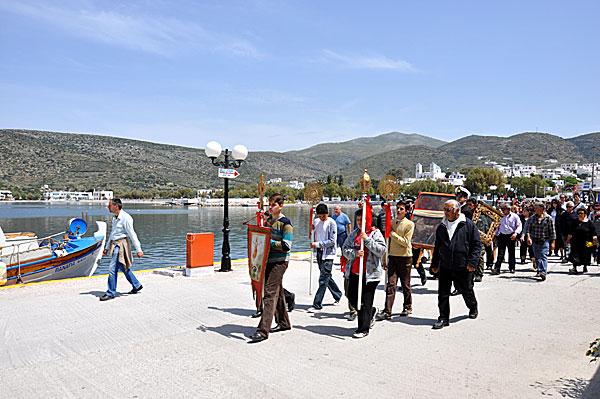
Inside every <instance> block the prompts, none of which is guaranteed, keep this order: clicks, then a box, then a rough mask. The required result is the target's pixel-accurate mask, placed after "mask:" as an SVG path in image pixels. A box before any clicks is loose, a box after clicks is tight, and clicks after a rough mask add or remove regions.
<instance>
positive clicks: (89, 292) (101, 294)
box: [79, 291, 121, 298]
mask: <svg viewBox="0 0 600 399" xmlns="http://www.w3.org/2000/svg"><path fill="white" fill-rule="evenodd" d="M104 294H106V291H88V292H80V293H79V295H92V296H95V297H97V298H100V297H102V296H103V295H104ZM118 296H121V294H119V293H117V294H116V295H115V298H116V297H118Z"/></svg>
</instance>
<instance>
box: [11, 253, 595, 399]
mask: <svg viewBox="0 0 600 399" xmlns="http://www.w3.org/2000/svg"><path fill="white" fill-rule="evenodd" d="M295 259H296V260H294V261H292V262H291V264H290V267H289V269H288V271H287V273H286V275H285V278H284V285H285V287H286V288H287V289H289V290H291V291H293V292H295V293H296V302H297V306H296V310H294V311H293V312H292V313H291V314H290V318H291V321H292V324H293V329H292V330H291V331H287V332H282V333H276V334H272V335H271V336H270V338H269V339H268V340H267V341H264V342H261V343H258V344H249V343H248V339H247V336H249V335H251V334H252V333H253V332H254V329H255V327H256V325H257V323H258V320H256V319H252V318H250V315H251V314H252V313H253V312H254V309H253V301H252V294H251V289H250V284H249V277H248V272H247V268H246V267H245V264H244V263H243V262H241V263H237V264H234V271H233V272H231V273H215V274H214V275H212V276H208V277H200V278H186V277H175V278H173V277H166V276H162V275H158V274H153V273H151V272H145V273H144V272H136V274H137V275H138V277H139V279H140V281H141V282H142V284H143V285H144V289H143V291H142V292H141V293H139V294H137V295H128V294H121V295H119V296H118V297H117V298H116V299H114V300H112V301H108V302H100V301H98V297H99V296H100V295H102V294H103V292H104V290H105V289H106V280H107V279H106V276H99V277H93V278H88V279H79V280H70V281H62V282H52V283H48V284H40V285H32V286H22V287H16V288H8V289H0V376H1V377H0V384H1V385H0V386H1V387H0V397H1V398H16V397H18V398H40V397H59V396H60V397H73V398H97V397H104V398H134V397H139V398H162V397H167V396H169V397H172V398H204V397H211V398H230V397H260V398H287V397H291V398H310V397H349V398H355V397H382V396H384V395H385V396H388V397H389V396H391V397H401V396H403V397H408V398H430V397H445V398H487V397H490V398H492V397H501V398H539V397H548V396H552V397H569V398H575V397H588V398H593V397H594V398H598V397H600V387H599V385H600V384H599V383H598V381H599V380H600V374H599V373H598V372H597V365H596V364H595V363H591V364H590V363H589V360H588V358H587V357H586V356H585V351H586V350H587V348H588V344H589V342H591V341H592V340H593V339H594V338H596V337H598V336H600V331H599V326H600V323H599V322H600V316H599V314H598V311H597V310H598V308H599V305H600V296H599V295H598V292H599V288H600V279H599V277H600V270H599V268H598V267H597V266H592V267H591V268H590V269H591V270H590V271H591V273H589V274H587V275H580V276H571V275H568V274H567V269H568V267H567V266H564V265H560V264H559V263H557V259H556V258H552V263H551V266H550V271H551V273H550V274H549V276H548V280H547V281H546V282H544V283H540V282H537V281H536V280H535V279H534V278H533V274H534V273H533V271H532V270H531V268H530V267H529V265H519V264H518V265H517V270H518V271H517V273H516V274H514V275H513V274H509V273H508V272H506V271H505V270H506V267H505V269H504V270H503V273H502V274H501V275H500V276H491V275H489V274H486V276H485V277H484V281H483V282H482V283H479V284H477V285H476V295H477V299H478V301H479V311H480V316H479V318H478V319H477V320H470V319H468V318H467V312H468V310H467V308H466V307H465V305H464V302H463V300H462V297H460V296H458V297H453V298H452V299H451V306H452V309H451V317H452V319H451V324H450V327H448V328H444V329H442V330H432V329H431V325H432V324H433V322H434V321H435V320H436V318H437V302H436V301H437V295H436V294H437V291H436V289H437V281H435V280H429V281H428V283H427V285H426V286H425V287H422V286H420V283H419V279H418V276H417V274H416V272H414V271H413V284H414V285H415V286H414V287H413V292H414V293H413V302H414V305H413V306H414V314H413V315H412V316H411V317H407V318H400V317H398V316H397V313H398V312H399V311H400V310H401V308H402V295H401V293H400V292H398V297H397V300H396V308H395V309H394V313H395V315H394V317H393V319H392V320H391V321H384V322H378V323H377V324H376V326H375V328H374V329H373V330H372V331H371V334H370V335H369V336H368V337H366V338H364V339H360V340H356V339H353V338H352V337H351V336H352V333H353V332H354V330H355V328H356V322H349V321H347V320H345V318H344V313H345V312H346V310H347V305H346V303H347V302H346V300H345V299H344V300H343V301H342V305H340V306H333V299H332V297H331V295H330V294H326V296H325V307H324V310H323V311H322V312H321V313H317V314H310V313H307V312H306V309H307V308H308V307H309V305H310V304H312V297H311V296H309V295H308V264H309V263H308V262H307V261H306V259H307V255H306V254H304V255H302V254H301V255H296V256H295ZM505 266H506V265H505ZM334 275H335V279H336V281H337V282H338V284H340V285H341V283H342V277H341V273H340V272H339V269H338V270H337V271H335V272H334ZM317 281H318V270H317V267H316V265H315V268H314V272H313V294H314V292H315V290H316V284H317ZM130 288H131V287H130V286H129V284H128V283H127V281H126V280H125V279H124V278H123V277H122V276H121V277H120V278H119V285H118V290H119V291H120V292H123V293H125V292H128V291H129V290H130ZM383 302H384V291H383V284H380V286H379V288H378V291H377V294H376V298H375V303H376V306H381V305H383ZM590 380H592V382H591V383H590Z"/></svg>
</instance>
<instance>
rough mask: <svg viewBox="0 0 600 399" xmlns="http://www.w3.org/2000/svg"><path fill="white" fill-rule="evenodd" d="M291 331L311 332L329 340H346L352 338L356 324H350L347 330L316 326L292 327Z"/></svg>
mask: <svg viewBox="0 0 600 399" xmlns="http://www.w3.org/2000/svg"><path fill="white" fill-rule="evenodd" d="M348 324H350V323H348ZM292 329H298V330H304V331H308V332H311V333H313V334H319V335H325V336H327V337H331V338H337V339H346V338H350V337H352V334H354V331H356V323H352V327H349V328H344V327H337V326H319V325H317V326H314V325H311V326H300V325H294V326H293V327H292Z"/></svg>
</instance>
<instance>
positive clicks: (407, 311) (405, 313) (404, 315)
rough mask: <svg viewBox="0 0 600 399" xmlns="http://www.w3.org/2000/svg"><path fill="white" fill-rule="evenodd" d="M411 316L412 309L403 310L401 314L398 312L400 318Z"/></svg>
mask: <svg viewBox="0 0 600 399" xmlns="http://www.w3.org/2000/svg"><path fill="white" fill-rule="evenodd" d="M411 314H412V309H404V310H402V312H400V316H402V317H406V316H409V315H411Z"/></svg>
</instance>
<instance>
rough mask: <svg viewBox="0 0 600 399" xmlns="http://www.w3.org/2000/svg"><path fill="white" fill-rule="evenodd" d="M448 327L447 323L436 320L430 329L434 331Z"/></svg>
mask: <svg viewBox="0 0 600 399" xmlns="http://www.w3.org/2000/svg"><path fill="white" fill-rule="evenodd" d="M449 325H450V323H448V321H446V320H444V319H442V320H438V321H436V322H435V323H433V327H432V328H433V329H434V330H439V329H441V328H444V327H448V326H449Z"/></svg>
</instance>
